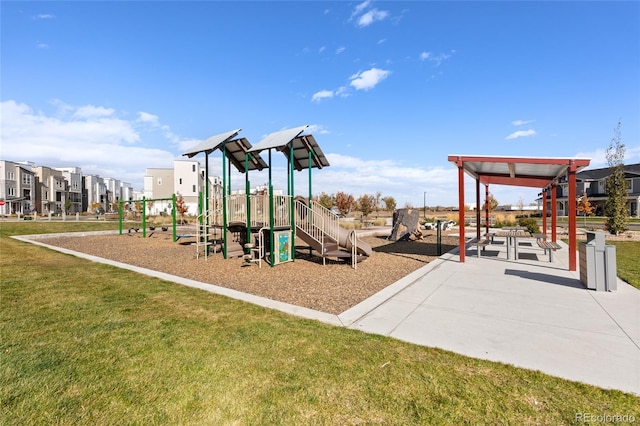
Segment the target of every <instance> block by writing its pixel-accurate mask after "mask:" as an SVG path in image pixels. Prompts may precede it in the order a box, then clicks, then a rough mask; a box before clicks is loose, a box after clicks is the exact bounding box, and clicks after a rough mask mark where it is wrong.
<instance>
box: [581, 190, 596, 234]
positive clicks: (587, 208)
mask: <svg viewBox="0 0 640 426" xmlns="http://www.w3.org/2000/svg"><path fill="white" fill-rule="evenodd" d="M593 210H594V207H593V206H592V205H591V202H589V197H587V193H586V192H584V193H583V194H582V197H578V211H579V212H580V213H582V214H583V215H584V226H585V227H586V226H587V216H591V214H592V213H593Z"/></svg>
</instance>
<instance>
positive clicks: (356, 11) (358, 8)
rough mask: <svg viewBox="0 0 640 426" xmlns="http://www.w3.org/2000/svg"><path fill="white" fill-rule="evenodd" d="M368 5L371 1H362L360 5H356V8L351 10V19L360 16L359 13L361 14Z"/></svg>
mask: <svg viewBox="0 0 640 426" xmlns="http://www.w3.org/2000/svg"><path fill="white" fill-rule="evenodd" d="M370 4H371V1H370V0H366V1H363V2H362V3H360V4H358V5H356V7H355V8H354V9H353V12H352V13H351V18H354V17H356V16H358V15H360V13H362V11H363V10H365V9H366V8H368V7H369V5H370Z"/></svg>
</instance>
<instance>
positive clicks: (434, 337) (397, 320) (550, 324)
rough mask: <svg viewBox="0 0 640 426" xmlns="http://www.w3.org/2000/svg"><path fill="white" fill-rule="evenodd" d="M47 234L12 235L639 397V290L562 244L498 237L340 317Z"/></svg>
mask: <svg viewBox="0 0 640 426" xmlns="http://www.w3.org/2000/svg"><path fill="white" fill-rule="evenodd" d="M87 234H88V233H87ZM49 236H50V235H49ZM46 237H47V236H45V235H33V236H22V237H13V238H16V239H19V240H22V241H27V242H31V243H34V244H37V245H42V246H46V247H49V248H51V249H53V250H58V251H61V252H64V253H69V254H73V255H76V256H79V257H84V258H87V259H90V260H92V261H96V262H102V263H107V264H111V265H113V266H117V267H120V268H126V269H130V270H133V271H136V272H139V273H142V274H146V275H150V276H154V277H158V278H161V279H165V280H169V281H173V282H176V283H179V284H182V285H185V286H189V287H194V288H199V289H202V290H205V291H209V292H212V293H217V294H221V295H225V296H228V297H232V298H235V299H240V300H244V301H247V302H250V303H254V304H257V305H260V306H265V307H268V308H272V309H277V310H280V311H283V312H286V313H289V314H292V315H297V316H300V317H304V318H310V319H315V320H319V321H322V322H325V323H328V324H332V325H336V326H344V327H349V328H352V329H357V330H362V331H364V332H367V333H375V334H381V335H385V336H390V337H393V338H397V339H400V340H404V341H407V342H411V343H414V344H417V345H425V346H431V347H438V348H442V349H446V350H450V351H453V352H457V353H460V354H463V355H467V356H471V357H475V358H482V359H487V360H491V361H499V362H504V363H508V364H512V365H515V366H518V367H524V368H529V369H534V370H540V371H543V372H545V373H547V374H551V375H554V376H558V377H562V378H566V379H569V380H574V381H579V382H584V383H588V384H592V385H596V386H599V387H602V388H610V389H619V390H622V391H625V392H631V393H635V394H637V395H640V291H639V290H637V289H635V288H633V287H631V286H629V285H628V284H626V283H624V282H623V281H621V280H618V283H617V285H618V290H617V291H616V292H595V291H591V290H586V289H585V288H584V287H583V285H582V283H581V282H580V280H579V273H578V272H569V271H568V266H567V265H568V253H567V252H568V247H567V245H566V244H563V243H562V242H560V244H561V245H562V246H563V249H561V250H559V251H557V252H556V254H555V255H554V261H553V263H550V262H549V261H548V260H549V258H548V256H547V255H545V254H544V253H543V252H542V250H541V249H539V248H538V247H537V245H535V242H533V245H531V244H529V245H528V246H527V245H526V244H527V241H525V240H522V245H521V246H520V250H519V255H520V258H519V259H518V260H517V261H516V260H507V256H506V247H505V244H504V241H499V240H500V239H498V238H496V244H494V245H491V246H488V247H487V249H486V252H485V253H484V256H483V257H480V258H477V257H475V256H476V251H475V248H474V249H470V250H468V251H467V253H466V262H465V263H460V262H459V256H458V254H457V252H456V251H453V252H451V253H448V254H445V255H444V256H441V257H440V258H439V259H437V260H436V261H434V262H431V263H429V264H427V265H425V266H424V267H422V268H421V269H419V270H417V271H415V272H413V273H411V274H409V275H408V276H406V277H404V278H403V279H401V280H399V281H397V282H396V283H394V284H392V285H391V286H389V287H387V288H385V289H383V290H382V291H380V292H378V293H377V294H375V295H373V296H372V297H370V298H369V299H367V300H365V301H363V302H362V303H360V304H358V305H356V306H355V307H353V308H351V309H349V310H347V311H345V312H343V313H342V314H340V315H338V316H336V315H331V314H327V313H324V312H319V311H314V310H311V309H308V308H302V307H299V306H295V305H290V304H287V303H283V302H278V301H274V300H270V299H266V298H264V297H259V296H254V295H250V294H246V293H242V292H239V291H236V290H231V289H227V288H224V287H218V286H215V285H211V284H206V283H201V282H198V281H193V280H188V279H185V278H181V277H177V276H173V275H169V274H165V273H162V272H157V271H152V270H149V269H144V268H139V267H135V266H131V265H127V264H123V263H119V262H114V261H111V260H107V259H102V258H98V257H95V256H91V255H86V254H84V253H77V252H73V251H71V250H67V249H62V248H59V247H54V246H50V245H48V244H46ZM530 242H531V240H530Z"/></svg>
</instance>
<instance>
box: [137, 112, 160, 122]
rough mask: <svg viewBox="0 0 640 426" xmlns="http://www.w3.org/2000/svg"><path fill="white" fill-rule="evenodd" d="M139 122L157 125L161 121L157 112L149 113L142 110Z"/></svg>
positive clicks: (139, 114)
mask: <svg viewBox="0 0 640 426" xmlns="http://www.w3.org/2000/svg"><path fill="white" fill-rule="evenodd" d="M137 121H138V122H140V123H150V124H155V125H157V124H158V123H159V119H158V116H157V115H155V114H149V113H148V112H144V111H140V112H139V113H138V120H137Z"/></svg>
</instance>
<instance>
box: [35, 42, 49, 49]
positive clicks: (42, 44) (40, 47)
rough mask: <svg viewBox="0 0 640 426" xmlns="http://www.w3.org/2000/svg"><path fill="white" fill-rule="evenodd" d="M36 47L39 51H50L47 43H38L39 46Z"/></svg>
mask: <svg viewBox="0 0 640 426" xmlns="http://www.w3.org/2000/svg"><path fill="white" fill-rule="evenodd" d="M36 47H37V48H38V49H48V48H49V45H48V44H47V43H37V44H36Z"/></svg>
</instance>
